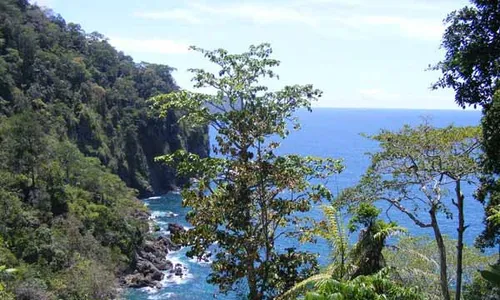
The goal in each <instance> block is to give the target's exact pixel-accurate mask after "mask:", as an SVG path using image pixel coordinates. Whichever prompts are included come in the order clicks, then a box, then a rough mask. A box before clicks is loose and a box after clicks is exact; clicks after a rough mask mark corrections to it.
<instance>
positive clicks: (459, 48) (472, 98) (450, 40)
mask: <svg viewBox="0 0 500 300" xmlns="http://www.w3.org/2000/svg"><path fill="white" fill-rule="evenodd" d="M471 3H472V5H471V6H466V7H464V8H462V9H460V10H458V11H454V12H452V13H450V14H449V15H448V17H447V18H446V20H445V22H446V24H447V28H446V31H445V33H444V35H443V42H442V47H443V48H444V49H445V50H446V55H445V58H444V60H443V61H441V62H439V63H438V64H437V65H435V66H434V69H436V70H440V71H441V72H442V77H441V78H440V79H439V80H438V82H436V83H435V84H434V87H435V88H452V89H454V90H455V101H456V102H457V104H459V105H460V106H462V107H466V106H470V105H472V106H474V107H476V106H480V107H482V109H483V119H482V122H481V123H482V127H483V136H484V142H483V143H484V146H483V147H484V151H485V154H486V155H485V159H484V160H483V163H482V165H483V168H484V173H485V176H484V177H483V178H482V186H481V189H480V190H479V191H478V199H479V200H480V201H482V202H483V203H484V204H485V206H486V209H485V214H486V216H485V224H486V228H485V230H484V231H483V233H482V234H481V235H480V236H479V238H478V239H477V241H476V243H477V245H478V246H480V247H482V248H486V247H493V246H495V245H498V246H499V254H500V223H497V222H494V220H493V219H492V218H490V217H491V216H492V215H494V214H495V209H498V208H500V182H499V181H498V175H499V174H500V126H499V120H500V118H499V115H500V95H499V93H500V92H499V88H500V86H499V83H500V81H499V79H500V2H499V1H498V0H472V1H471Z"/></svg>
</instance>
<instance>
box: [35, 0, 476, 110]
mask: <svg viewBox="0 0 500 300" xmlns="http://www.w3.org/2000/svg"><path fill="white" fill-rule="evenodd" d="M36 2H37V3H38V4H39V5H41V6H46V7H49V8H51V9H52V10H54V12H56V13H59V14H61V15H62V16H63V17H64V18H65V19H66V21H67V22H74V23H79V24H81V25H82V27H83V29H84V30H85V31H86V32H88V33H90V32H93V31H98V32H100V33H102V34H104V35H105V36H106V37H107V38H109V42H110V43H111V44H112V45H113V46H115V47H116V48H117V49H118V50H120V51H123V52H125V53H126V54H128V55H130V56H132V57H133V58H134V60H135V61H137V62H140V61H147V62H151V63H161V64H167V65H169V66H171V67H174V68H176V71H175V72H174V74H173V75H174V78H175V79H176V82H177V84H178V85H179V86H180V87H181V88H185V89H189V90H192V82H191V81H190V79H191V77H192V76H191V74H190V73H189V72H188V71H187V69H188V68H205V69H209V70H213V67H212V66H211V64H210V63H209V62H207V61H206V59H204V58H203V57H202V55H201V54H199V53H198V52H195V51H190V50H188V47H189V46H190V45H196V46H199V47H202V48H205V49H216V48H224V49H227V50H228V51H230V52H233V53H241V52H244V51H246V50H247V49H248V46H249V45H251V44H259V43H262V42H269V43H271V46H272V48H273V55H274V58H276V59H279V60H280V61H281V65H280V66H279V67H278V68H277V69H276V72H277V73H278V74H279V75H280V79H279V81H275V80H273V81H269V82H267V81H266V82H265V84H266V85H269V86H270V88H271V89H272V90H276V89H279V88H280V87H282V86H284V85H289V84H313V85H314V87H315V88H319V89H320V90H322V91H323V97H322V98H321V99H320V100H319V101H318V102H317V103H315V106H319V107H355V108H412V109H419V108H423V109H460V108H459V107H458V106H457V105H456V104H455V102H454V93H453V91H452V90H431V88H430V86H431V84H432V83H433V82H435V81H436V80H437V79H438V78H439V75H440V73H439V72H438V71H429V70H427V69H428V67H429V65H432V64H435V63H437V62H439V61H440V60H442V59H443V58H444V55H445V51H444V49H441V48H440V44H441V37H442V34H443V32H444V29H445V26H444V24H443V19H444V18H445V17H446V15H447V14H448V13H450V12H451V11H453V10H456V9H460V8H462V7H464V6H465V5H467V4H468V2H467V1H465V0H413V1H412V0H267V1H265V0H254V1H236V0H232V1H231V0H210V1H208V0H205V1H204V0H142V1H132V0H120V1H118V0H99V1H97V0H71V1H68V0H37V1H36Z"/></svg>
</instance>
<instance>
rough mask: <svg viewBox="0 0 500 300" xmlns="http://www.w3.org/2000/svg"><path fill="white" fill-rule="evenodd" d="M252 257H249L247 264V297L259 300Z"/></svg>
mask: <svg viewBox="0 0 500 300" xmlns="http://www.w3.org/2000/svg"><path fill="white" fill-rule="evenodd" d="M253 263H254V261H253V259H249V261H248V263H247V264H248V265H247V273H248V274H247V282H248V291H249V293H248V299H250V300H260V296H259V291H258V289H257V278H256V274H255V268H254V265H253Z"/></svg>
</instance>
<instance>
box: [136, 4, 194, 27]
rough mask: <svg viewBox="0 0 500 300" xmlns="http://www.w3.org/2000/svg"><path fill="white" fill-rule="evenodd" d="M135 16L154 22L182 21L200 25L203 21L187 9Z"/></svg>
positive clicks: (143, 13) (141, 13)
mask: <svg viewBox="0 0 500 300" xmlns="http://www.w3.org/2000/svg"><path fill="white" fill-rule="evenodd" d="M134 16H136V17H139V18H144V19H153V20H164V19H165V20H174V21H182V22H186V23H190V24H200V23H201V19H200V18H198V17H197V16H196V14H194V13H193V12H191V11H189V10H187V9H180V8H177V9H173V10H168V11H158V12H136V13H134Z"/></svg>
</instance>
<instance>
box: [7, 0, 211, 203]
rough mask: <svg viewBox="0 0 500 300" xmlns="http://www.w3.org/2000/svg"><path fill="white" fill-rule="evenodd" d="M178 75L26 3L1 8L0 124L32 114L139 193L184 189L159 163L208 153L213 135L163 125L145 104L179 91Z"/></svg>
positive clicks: (173, 123) (171, 120)
mask: <svg viewBox="0 0 500 300" xmlns="http://www.w3.org/2000/svg"><path fill="white" fill-rule="evenodd" d="M172 71H173V68H171V67H169V66H166V65H158V64H149V63H144V62H141V63H136V62H134V61H133V59H132V58H131V57H130V56H127V55H125V54H124V53H123V52H119V51H117V50H116V49H115V48H113V47H112V46H111V45H110V44H109V43H108V41H107V39H106V38H105V37H104V36H103V35H101V34H99V33H97V32H92V33H90V34H89V33H86V32H85V31H84V30H83V29H82V28H81V26H80V25H78V24H74V23H66V21H65V20H64V19H63V18H62V17H61V16H60V15H57V14H55V13H54V12H52V11H48V10H47V11H44V10H42V9H40V8H38V7H37V6H35V5H30V4H29V3H28V2H27V1H16V0H1V1H0V119H1V118H2V117H11V116H14V115H16V114H20V113H23V112H26V111H33V112H35V113H36V114H38V115H40V116H41V117H42V118H43V119H44V122H45V123H44V125H45V126H46V131H47V133H50V134H52V135H56V136H59V137H60V139H61V140H62V139H69V140H70V141H72V142H74V143H75V144H76V145H77V146H78V148H79V149H80V151H81V152H83V153H84V154H85V155H87V156H92V157H96V158H98V159H99V160H100V161H101V163H102V164H104V165H105V166H106V167H108V168H109V169H110V170H111V171H112V172H113V173H115V174H118V175H119V176H120V178H121V179H122V180H123V181H125V182H126V183H127V185H128V186H130V187H133V188H135V189H137V190H138V191H139V196H148V195H151V194H155V193H163V192H166V191H168V190H169V189H171V188H172V187H173V186H176V185H178V184H179V183H180V181H179V180H178V179H176V178H175V174H174V173H173V171H172V170H170V169H168V168H166V167H165V166H161V165H159V164H157V163H155V162H154V158H155V157H156V156H158V155H161V154H165V153H169V152H171V151H174V150H176V149H179V148H181V147H182V148H185V149H187V150H189V151H192V152H195V153H197V154H200V155H207V153H208V138H207V130H206V129H199V130H191V131H188V130H184V129H183V128H181V127H179V126H178V125H177V117H176V115H175V114H174V113H172V115H171V116H169V117H168V118H166V119H157V118H156V117H155V116H154V115H152V113H151V111H150V110H149V104H148V102H147V100H148V99H149V98H150V97H152V96H155V95H158V94H163V93H169V92H171V91H174V90H177V89H178V87H177V85H176V83H175V80H174V79H173V77H172Z"/></svg>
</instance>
